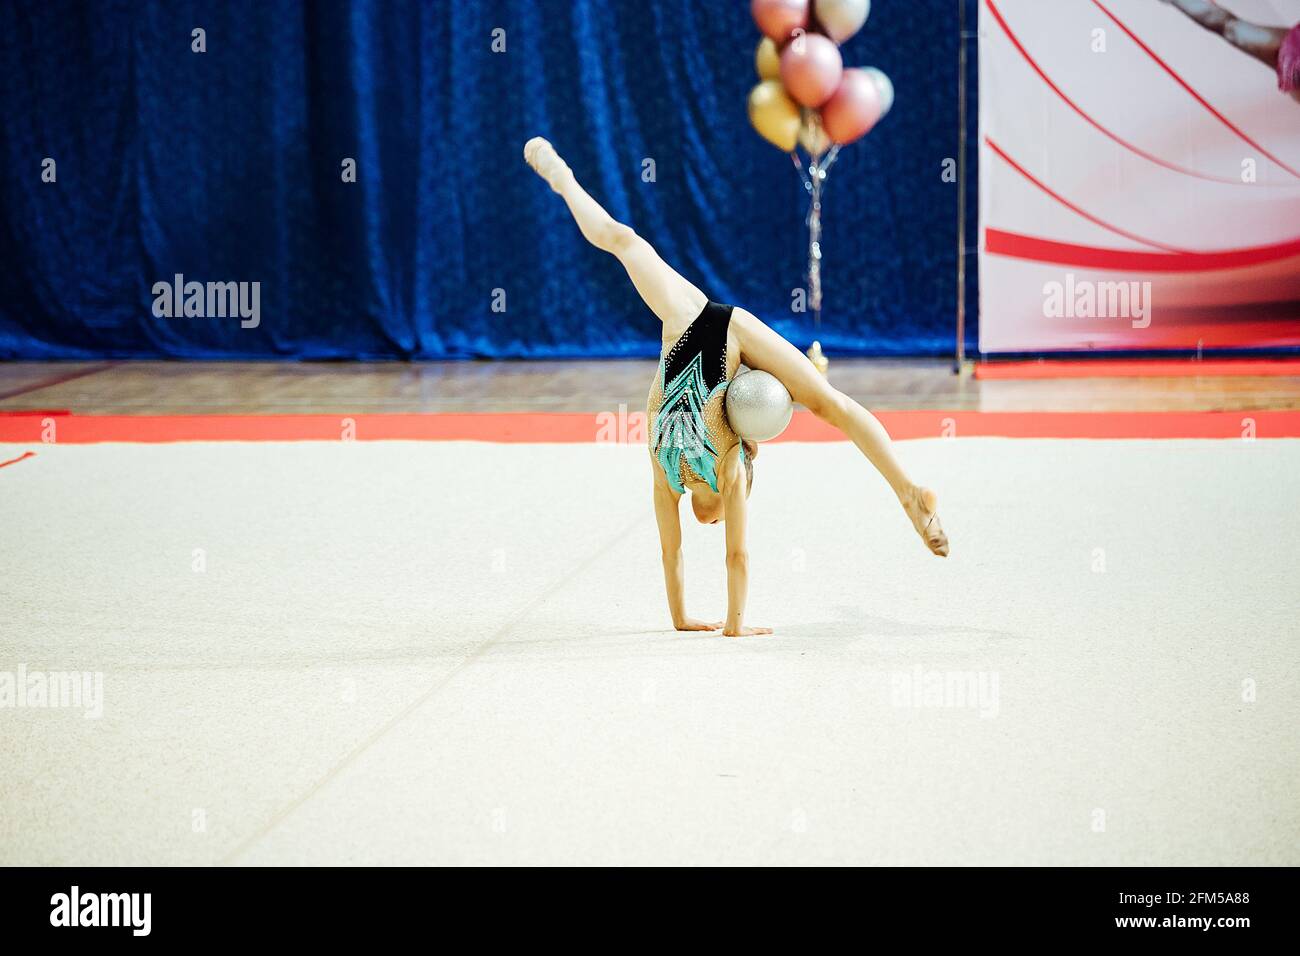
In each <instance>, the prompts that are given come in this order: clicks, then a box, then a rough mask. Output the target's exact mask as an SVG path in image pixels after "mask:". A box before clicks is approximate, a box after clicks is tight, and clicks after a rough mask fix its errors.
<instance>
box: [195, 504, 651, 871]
mask: <svg viewBox="0 0 1300 956" xmlns="http://www.w3.org/2000/svg"><path fill="white" fill-rule="evenodd" d="M646 517H647V515H646V514H644V513H643V514H640V515H638V516H637V517H636V518H635V519H633V520H632V521H631V522H630V523H628V524H627V525H626V526H625V527H624V528H622V529H621V530H620V531H619V532H618V533H616V534H615V535H614V536H613V537H612V538H610V539H609V540H608V541H607V542H605V544H603V545H601V546H600V547H599V548H597V549H596V550H595V551H593V552H592V553H591V554H590V555H588V556H587V557H586V558H584V559H583V560H582V562H581V563H579V564H578V566H577V567H575V568H574V569H573V570H572V571H570V572H569V573H568V574H566V575H565V576H564V577H562V578H560V579H559V580H558V581H556V582H555V583H554V584H552V585H551V586H550V587H549V588H547V589H546V590H545V591H543V592H542V593H541V594H539V595H538V596H537V597H536V598H534V599H533V600H532V601H530V602H529V603H528V604H526V605H525V606H524V607H522V608H520V609H519V610H518V611H516V612H515V613H514V614H512V615H511V616H510V617H509V618H507V619H506V621H505V623H504V624H502V625H501V627H499V628H498V629H497V630H496V632H495V633H493V634H492V635H491V636H489V637H486V638H484V639H483V640H482V641H481V642H479V644H478V645H476V646H475V647H474V648H472V649H471V650H470V652H469V653H468V654H467V655H465V657H464V658H463V659H462V660H461V661H460V663H458V664H456V665H455V666H454V667H453V668H452V669H451V670H450V671H448V672H447V673H446V674H444V675H443V676H442V677H440V678H438V680H436V681H435V682H434V683H433V685H432V686H431V687H429V688H428V689H427V690H425V692H424V693H422V694H421V695H420V696H419V697H417V698H416V699H415V700H413V701H412V702H411V703H409V704H407V705H406V706H405V707H403V708H402V709H401V710H399V711H398V712H397V713H396V714H394V715H393V716H392V717H390V718H389V719H388V720H387V721H385V722H384V723H383V724H382V725H380V727H379V728H378V729H377V730H375V731H374V732H373V733H372V734H370V735H369V736H368V737H366V738H365V739H364V740H362V741H361V742H360V743H359V744H357V745H356V746H355V747H353V748H352V749H351V750H350V751H348V753H347V754H345V755H344V757H343V759H342V760H340V761H339V762H338V763H336V764H335V765H334V766H333V767H331V768H330V769H329V770H328V771H326V773H325V775H324V776H323V777H321V778H320V779H319V780H318V781H316V783H314V784H313V785H312V786H310V787H309V788H308V789H307V790H306V791H305V792H304V793H302V794H301V795H300V796H298V797H297V798H295V799H294V800H292V801H290V803H289V804H288V805H287V806H286V807H285V808H284V809H282V810H280V811H279V812H277V813H275V814H273V815H272V816H271V818H270V820H269V821H267V823H266V825H265V826H263V827H262V828H260V829H259V830H257V831H256V832H254V833H253V834H251V835H249V836H248V837H245V838H244V839H243V840H242V841H240V842H239V843H238V844H237V845H236V846H235V848H234V849H233V850H231V851H230V852H229V853H227V854H226V855H225V856H223V857H222V858H221V859H220V861H219V862H218V865H220V866H230V865H233V864H234V861H235V860H236V858H238V857H240V856H242V855H243V854H244V853H246V852H248V850H250V849H251V848H252V847H253V846H254V845H255V844H256V843H258V842H260V841H261V840H262V839H263V838H264V837H266V836H267V835H268V834H269V833H270V832H271V831H272V830H274V829H275V828H276V827H277V826H279V825H280V824H281V823H283V822H284V821H285V820H286V819H287V818H288V817H289V816H290V815H291V814H293V812H294V811H295V810H297V809H298V808H299V807H301V806H303V805H304V804H305V803H307V801H308V800H310V799H311V798H312V797H314V796H315V795H316V794H317V793H319V792H320V791H321V790H323V789H324V788H325V787H326V786H327V785H328V784H329V783H330V782H331V781H333V780H334V779H335V778H336V777H338V775H339V774H340V773H342V771H343V770H345V769H346V768H347V767H348V766H349V765H350V764H352V763H353V762H354V761H355V760H356V759H357V758H358V757H360V756H361V755H362V754H363V753H365V752H366V751H367V750H369V749H370V748H371V747H372V746H373V745H374V744H376V743H378V742H379V740H380V739H381V738H382V737H384V735H386V734H387V733H388V732H389V731H390V730H392V729H393V728H394V727H396V726H397V725H398V724H399V723H401V722H402V721H403V720H405V719H406V718H407V717H409V716H410V715H411V714H413V713H415V711H417V710H419V709H420V708H421V707H423V706H424V705H425V704H426V703H428V702H429V701H430V700H432V699H433V697H434V696H435V695H436V694H437V693H438V691H440V690H442V689H443V688H444V687H446V686H447V685H448V684H450V683H451V681H452V680H454V679H455V678H456V677H457V676H458V675H459V674H460V673H461V672H462V671H464V670H465V669H466V668H468V667H469V665H470V664H472V663H473V662H474V661H475V660H477V659H478V658H479V657H481V656H482V655H483V653H484V652H485V651H487V650H488V649H489V648H490V647H492V646H493V645H494V644H496V643H497V642H498V641H500V640H501V639H502V638H503V637H505V636H506V635H507V634H509V633H510V632H511V631H512V630H514V628H515V626H516V625H517V624H519V623H520V622H521V621H522V620H523V619H524V618H525V617H526V616H527V615H528V614H529V613H530V612H532V611H533V610H535V609H536V608H538V607H540V606H541V605H542V604H544V603H545V602H546V600H547V599H548V598H550V597H551V595H553V594H554V593H555V592H556V591H558V590H559V589H560V588H562V587H563V586H564V585H566V584H568V583H569V582H570V581H572V580H573V579H574V578H575V577H576V576H577V575H578V574H580V573H581V572H582V571H584V570H585V569H586V568H587V567H588V566H590V565H591V564H592V563H593V562H595V561H596V560H598V559H599V558H600V557H602V556H603V555H604V554H605V553H606V552H607V551H609V550H610V549H611V548H612V547H614V546H615V545H617V544H618V543H619V542H620V541H622V540H623V538H624V537H625V536H626V535H627V533H628V532H629V531H631V530H632V529H633V528H635V527H636V526H637V525H639V524H640V523H641V522H643V521H644V520H645V519H646Z"/></svg>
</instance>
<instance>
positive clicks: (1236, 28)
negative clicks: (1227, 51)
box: [1164, 0, 1300, 100]
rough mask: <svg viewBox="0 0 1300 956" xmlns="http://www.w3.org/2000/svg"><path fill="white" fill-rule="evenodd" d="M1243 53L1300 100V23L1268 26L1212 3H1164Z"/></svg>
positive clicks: (1169, 0)
mask: <svg viewBox="0 0 1300 956" xmlns="http://www.w3.org/2000/svg"><path fill="white" fill-rule="evenodd" d="M1164 2H1165V3H1168V4H1172V5H1173V6H1175V7H1177V8H1178V9H1179V10H1181V11H1182V12H1183V13H1185V14H1187V16H1189V17H1191V18H1192V19H1193V20H1195V21H1196V22H1197V23H1199V24H1200V25H1201V26H1203V27H1205V29H1207V30H1209V31H1211V32H1212V33H1217V34H1219V35H1220V36H1221V37H1223V38H1224V39H1225V40H1227V41H1228V42H1229V43H1231V44H1232V45H1233V46H1235V47H1236V48H1237V49H1239V50H1241V51H1242V52H1243V53H1248V54H1250V55H1251V56H1253V57H1254V58H1255V59H1257V60H1259V61H1260V62H1261V63H1264V64H1265V65H1267V66H1271V67H1273V69H1275V70H1276V71H1277V87H1278V89H1279V90H1281V91H1282V92H1283V93H1289V94H1291V96H1292V97H1293V98H1294V99H1296V100H1300V24H1297V25H1296V26H1294V27H1292V28H1290V29H1287V28H1286V27H1266V26H1260V25H1259V24H1258V23H1252V22H1250V21H1249V20H1243V19H1242V18H1241V17H1239V16H1237V15H1236V14H1235V13H1233V12H1232V11H1231V10H1228V9H1226V8H1224V7H1222V6H1219V5H1218V4H1217V3H1211V2H1210V0H1164Z"/></svg>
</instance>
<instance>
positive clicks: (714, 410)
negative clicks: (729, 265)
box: [646, 302, 743, 493]
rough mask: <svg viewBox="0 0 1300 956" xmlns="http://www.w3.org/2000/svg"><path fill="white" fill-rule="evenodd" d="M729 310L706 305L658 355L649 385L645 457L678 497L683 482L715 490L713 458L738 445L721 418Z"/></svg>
mask: <svg viewBox="0 0 1300 956" xmlns="http://www.w3.org/2000/svg"><path fill="white" fill-rule="evenodd" d="M731 311H732V307H731V306H727V305H720V304H718V303H716V302H708V303H707V304H706V305H705V306H704V310H703V311H702V312H701V313H700V315H699V316H698V317H697V318H696V319H695V321H694V322H692V323H691V324H690V326H688V327H687V329H686V331H685V332H683V333H682V334H681V336H680V337H679V338H678V339H677V341H676V342H674V343H673V345H672V346H671V347H670V348H669V349H668V351H667V352H665V353H664V357H663V359H662V360H661V361H660V363H659V370H658V374H656V376H655V379H654V381H653V382H652V383H651V386H650V396H649V400H648V402H647V409H646V410H647V415H646V418H647V421H649V422H650V423H651V427H650V434H649V435H648V438H649V443H650V453H651V454H652V455H653V456H654V458H655V460H656V461H657V462H658V463H659V466H660V467H661V468H662V469H663V471H664V475H665V476H666V477H667V479H668V484H669V485H670V486H671V487H672V489H673V490H674V491H676V492H678V493H682V492H684V491H685V490H686V489H685V484H686V482H688V481H702V482H704V483H705V484H707V485H708V486H709V487H710V488H712V489H713V490H714V491H717V490H718V475H717V462H718V459H719V458H721V457H722V456H723V455H725V454H726V453H727V452H728V451H730V449H731V447H732V446H733V445H736V444H737V443H739V441H740V439H739V438H737V437H736V434H735V432H733V431H732V430H731V426H730V424H729V423H728V422H727V413H726V391H727V385H728V383H729V382H730V377H731V376H730V375H729V374H728V367H727V366H728V364H729V363H728V354H727V337H728V332H729V329H730V325H731ZM736 364H739V363H736ZM732 371H733V372H734V370H732ZM742 454H743V452H742Z"/></svg>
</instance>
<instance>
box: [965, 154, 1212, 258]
mask: <svg viewBox="0 0 1300 956" xmlns="http://www.w3.org/2000/svg"><path fill="white" fill-rule="evenodd" d="M984 142H985V143H986V144H987V145H988V147H989V148H990V149H992V150H993V152H995V153H996V154H997V155H998V156H1000V157H1001V158H1002V160H1003V161H1004V162H1005V163H1006V164H1007V165H1008V166H1010V167H1011V168H1012V169H1014V170H1015V171H1016V172H1018V173H1019V174H1020V175H1021V176H1024V177H1025V179H1027V180H1029V181H1030V182H1031V183H1033V184H1034V185H1035V186H1037V187H1038V188H1039V189H1041V190H1042V191H1043V192H1045V193H1046V194H1047V195H1049V196H1051V197H1052V198H1053V199H1055V200H1056V201H1057V202H1059V203H1060V204H1061V205H1062V206H1064V207H1065V208H1066V209H1069V210H1070V211H1071V212H1073V213H1076V214H1077V215H1080V216H1082V217H1083V218H1084V219H1087V220H1088V221H1089V222H1091V223H1094V224H1096V225H1098V226H1101V228H1103V229H1106V230H1108V231H1110V232H1113V233H1115V234H1116V235H1118V236H1123V237H1124V238H1125V239H1132V240H1133V241H1134V242H1140V243H1142V244H1143V245H1146V246H1152V247H1154V248H1156V249H1162V250H1164V251H1165V252H1176V253H1180V254H1182V255H1190V254H1191V253H1190V252H1189V251H1188V250H1186V249H1178V248H1176V247H1174V246H1166V245H1165V244H1164V243H1161V242H1156V241H1155V240H1154V239H1146V238H1143V237H1142V236H1139V235H1137V234H1136V233H1132V232H1129V231H1128V230H1126V229H1121V228H1120V227H1119V226H1113V225H1111V224H1110V223H1108V222H1106V221H1105V220H1104V219H1099V218H1098V217H1096V216H1094V215H1093V214H1092V213H1090V212H1088V211H1087V210H1086V209H1083V208H1082V207H1080V206H1076V205H1075V204H1074V203H1072V202H1070V200H1068V199H1066V198H1065V197H1064V196H1062V195H1061V194H1060V193H1058V192H1056V191H1055V190H1054V189H1052V188H1051V187H1050V186H1048V185H1047V184H1046V183H1045V182H1043V181H1042V180H1041V179H1038V178H1037V177H1036V176H1034V174H1033V173H1031V172H1030V171H1029V170H1027V169H1025V167H1023V166H1021V165H1020V164H1019V163H1017V162H1016V161H1015V160H1014V159H1012V158H1011V157H1010V156H1008V155H1007V154H1006V152H1005V151H1004V150H1003V149H1002V147H1000V146H999V145H998V144H997V143H995V142H993V139H992V137H989V136H985V137H984Z"/></svg>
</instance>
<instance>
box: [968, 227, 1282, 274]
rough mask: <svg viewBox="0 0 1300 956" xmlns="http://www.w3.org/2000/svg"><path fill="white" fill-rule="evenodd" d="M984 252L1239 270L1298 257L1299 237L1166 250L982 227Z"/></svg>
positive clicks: (1113, 268) (1099, 264)
mask: <svg viewBox="0 0 1300 956" xmlns="http://www.w3.org/2000/svg"><path fill="white" fill-rule="evenodd" d="M984 251H985V252H988V253H990V254H992V255H998V256H1007V257H1008V258H1012V259H1026V260H1028V261H1031V262H1051V263H1054V264H1058V265H1069V266H1081V267H1084V268H1089V269H1102V270H1105V271H1110V272H1213V271H1215V270H1218V269H1241V268H1244V267H1246V266H1254V265H1260V264H1261V263H1266V262H1277V261H1280V260H1282V259H1290V258H1292V257H1294V256H1300V239H1288V240H1286V241H1285V242H1279V243H1276V244H1275V245H1270V246H1254V247H1252V248H1246V249H1224V250H1222V251H1218V252H1179V253H1168V252H1140V251H1134V250H1128V249H1102V248H1099V247H1097V246H1080V245H1075V244H1073V243H1069V242H1056V241H1055V240H1052V239H1039V238H1037V237H1035V236H1024V235H1020V234H1019V233H1014V232H1005V231H1003V230H1001V229H993V228H986V229H985V230H984Z"/></svg>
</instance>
